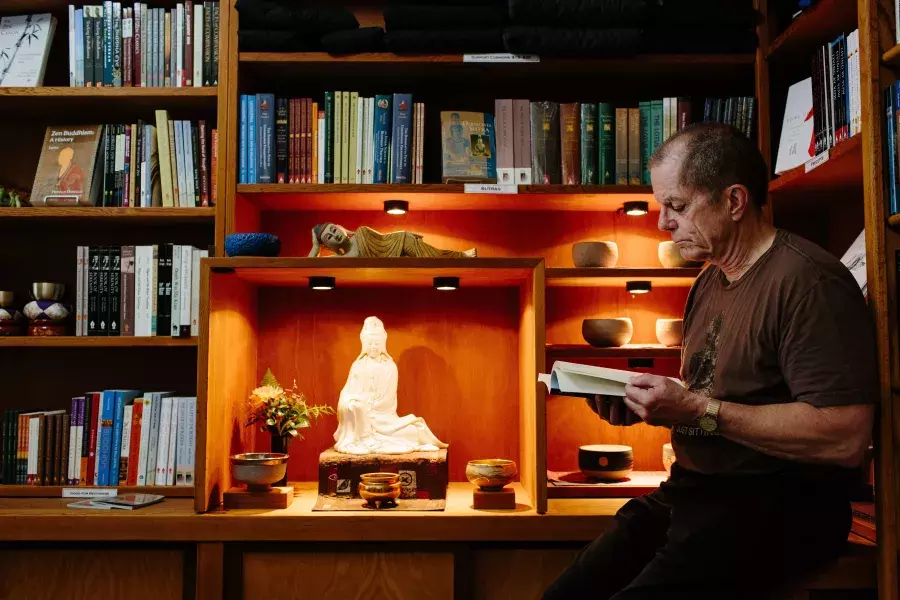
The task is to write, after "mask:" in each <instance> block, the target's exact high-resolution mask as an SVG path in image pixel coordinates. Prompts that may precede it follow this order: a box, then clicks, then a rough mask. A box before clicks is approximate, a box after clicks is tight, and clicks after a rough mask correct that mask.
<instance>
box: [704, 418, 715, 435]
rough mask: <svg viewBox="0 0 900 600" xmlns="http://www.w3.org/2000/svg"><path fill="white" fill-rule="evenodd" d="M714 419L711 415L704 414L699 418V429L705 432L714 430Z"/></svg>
mask: <svg viewBox="0 0 900 600" xmlns="http://www.w3.org/2000/svg"><path fill="white" fill-rule="evenodd" d="M716 425H718V423H716V420H715V419H713V418H712V417H708V416H704V417H701V418H700V429H702V430H703V431H705V432H706V433H712V432H713V431H715V430H716Z"/></svg>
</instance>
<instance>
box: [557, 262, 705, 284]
mask: <svg viewBox="0 0 900 600" xmlns="http://www.w3.org/2000/svg"><path fill="white" fill-rule="evenodd" d="M699 274H700V269H666V268H664V267H658V268H655V267H613V268H608V269H604V268H587V269H577V268H576V269H571V268H565V269H547V287H623V288H624V287H625V283H626V282H628V281H650V282H651V284H652V285H653V286H656V287H685V286H687V287H689V286H691V285H693V283H694V280H695V279H696V278H697V276H698V275H699Z"/></svg>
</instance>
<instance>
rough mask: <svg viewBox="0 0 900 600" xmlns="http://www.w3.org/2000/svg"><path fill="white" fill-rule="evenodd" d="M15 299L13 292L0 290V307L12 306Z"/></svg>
mask: <svg viewBox="0 0 900 600" xmlns="http://www.w3.org/2000/svg"><path fill="white" fill-rule="evenodd" d="M15 300H16V295H15V294H14V293H13V292H7V291H0V308H12V307H13V303H14V302H15Z"/></svg>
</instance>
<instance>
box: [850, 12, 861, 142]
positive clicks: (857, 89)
mask: <svg viewBox="0 0 900 600" xmlns="http://www.w3.org/2000/svg"><path fill="white" fill-rule="evenodd" d="M852 81H853V88H854V89H853V97H854V99H855V103H856V105H855V110H854V111H853V120H854V131H855V132H856V133H859V132H860V131H861V128H862V126H861V124H860V121H861V119H862V99H861V98H860V93H861V85H860V77H859V29H857V30H856V31H854V32H853V79H852Z"/></svg>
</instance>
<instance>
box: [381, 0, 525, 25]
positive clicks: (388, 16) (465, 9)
mask: <svg viewBox="0 0 900 600" xmlns="http://www.w3.org/2000/svg"><path fill="white" fill-rule="evenodd" d="M508 21H509V18H508V15H507V11H506V6H498V5H490V4H488V5H486V6H416V5H402V6H388V7H386V8H385V9H384V28H385V29H386V30H387V31H395V30H416V29H440V30H451V29H480V28H488V27H503V26H504V25H506V23H507V22H508Z"/></svg>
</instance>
